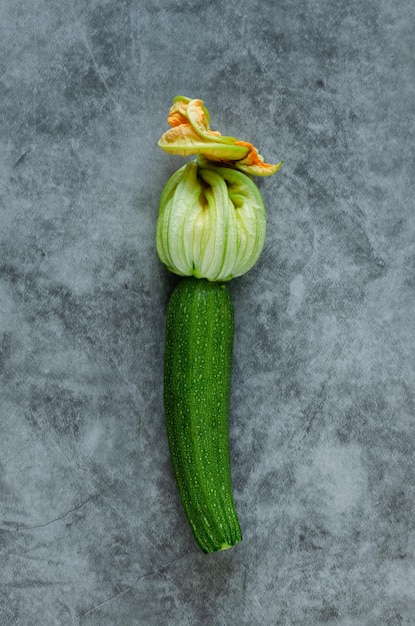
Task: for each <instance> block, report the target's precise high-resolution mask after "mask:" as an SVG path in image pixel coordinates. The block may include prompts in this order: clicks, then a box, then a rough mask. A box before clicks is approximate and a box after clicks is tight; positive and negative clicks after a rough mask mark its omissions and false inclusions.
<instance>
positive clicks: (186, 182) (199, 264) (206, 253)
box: [156, 159, 266, 281]
mask: <svg viewBox="0 0 415 626" xmlns="http://www.w3.org/2000/svg"><path fill="white" fill-rule="evenodd" d="M265 230H266V215H265V208H264V204H263V201H262V198H261V194H260V192H259V190H258V188H257V186H256V185H255V183H253V182H252V180H251V178H250V177H249V176H247V175H246V174H244V173H242V172H241V171H238V170H236V169H232V168H230V167H216V165H212V164H211V163H210V162H209V161H208V160H206V159H205V160H203V159H200V160H199V162H198V161H196V160H194V161H191V162H189V163H188V164H187V165H184V166H183V167H182V168H180V169H179V170H178V171H177V172H175V173H174V174H173V176H172V177H171V178H170V180H169V181H168V182H167V184H166V186H165V188H164V190H163V193H162V196H161V199H160V208H159V217H158V221H157V234H156V243H157V252H158V255H159V257H160V259H161V261H162V262H163V263H164V264H165V265H166V266H167V268H168V269H169V270H170V271H171V272H173V273H175V274H179V275H180V276H195V277H196V278H207V279H208V280H210V281H228V280H230V279H231V278H234V277H236V276H241V275H242V274H245V273H246V272H247V271H248V270H250V269H251V268H252V267H253V265H254V264H255V263H256V261H257V260H258V258H259V256H260V254H261V251H262V248H263V246H264V241H265Z"/></svg>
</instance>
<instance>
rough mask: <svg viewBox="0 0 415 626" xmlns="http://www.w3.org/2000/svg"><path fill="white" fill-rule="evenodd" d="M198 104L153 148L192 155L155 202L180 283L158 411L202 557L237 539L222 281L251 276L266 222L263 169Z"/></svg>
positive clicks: (174, 115)
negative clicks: (257, 182) (259, 185)
mask: <svg viewBox="0 0 415 626" xmlns="http://www.w3.org/2000/svg"><path fill="white" fill-rule="evenodd" d="M209 120H210V116H209V111H208V110H207V108H206V107H205V106H204V104H203V101H202V100H199V99H193V100H191V99H190V98H187V97H185V96H177V97H176V98H175V99H174V101H173V105H172V107H171V108H170V111H169V115H168V118H167V121H168V123H169V124H170V126H171V129H170V130H168V131H167V132H166V133H164V134H163V135H162V137H161V139H160V141H159V143H158V145H159V146H160V148H161V149H162V150H164V151H165V152H167V153H169V154H179V155H182V156H188V155H196V158H195V159H194V160H193V161H190V162H188V163H187V164H186V165H183V166H182V167H181V168H180V169H179V170H178V171H177V172H175V173H174V174H173V175H172V176H171V178H170V179H169V181H168V182H167V184H166V185H165V187H164V190H163V192H162V195H161V199H160V206H159V216H158V220H157V227H156V248H157V253H158V256H159V258H160V261H161V262H162V263H164V265H165V266H166V267H167V269H168V270H169V271H171V272H173V273H174V274H177V275H179V276H184V277H185V278H183V280H182V281H181V282H180V283H179V284H178V285H177V287H176V288H175V290H174V291H173V294H172V296H171V298H170V302H169V305H168V310H167V326H166V350H165V362H164V404H165V416H166V425H167V437H168V442H169V447H170V454H171V458H172V463H173V469H174V473H175V476H176V481H177V485H178V489H179V494H180V498H181V501H182V504H183V507H184V511H185V513H186V516H187V519H188V521H189V524H190V526H191V529H192V531H193V534H194V536H195V538H196V541H197V543H198V544H199V546H200V547H201V548H202V550H203V551H204V552H216V551H218V550H224V549H226V548H230V547H232V546H234V545H235V544H237V543H238V542H239V541H241V540H242V535H241V528H240V525H239V521H238V516H237V513H236V509H235V503H234V499H233V495H232V483H231V468H230V458H229V398H230V384H231V375H232V349H233V334H234V321H233V304H232V300H231V296H230V293H229V289H228V287H227V285H226V284H224V283H225V282H227V281H230V280H232V279H233V278H236V277H237V276H242V275H243V274H245V273H246V272H248V271H249V270H250V269H251V268H252V267H253V266H254V265H255V263H256V261H257V260H258V258H259V256H260V254H261V252H262V249H263V246H264V242H265V233H266V213H265V207H264V204H263V201H262V197H261V194H260V192H259V189H258V188H257V186H256V185H255V183H254V182H253V181H252V178H251V177H252V176H270V175H271V174H274V173H275V172H276V171H278V169H279V168H280V166H281V162H280V163H277V164H275V165H272V164H270V163H265V162H264V159H263V157H262V156H261V155H260V154H259V152H258V150H257V149H256V148H255V147H254V146H253V145H252V144H251V143H249V142H247V141H240V140H239V139H236V138H235V137H228V136H225V135H221V133H220V132H219V131H212V130H211V129H210V125H209V124H210V122H209Z"/></svg>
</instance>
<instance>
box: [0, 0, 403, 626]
mask: <svg viewBox="0 0 415 626" xmlns="http://www.w3.org/2000/svg"><path fill="white" fill-rule="evenodd" d="M414 23H415V4H414V2H413V0H400V2H399V3H391V2H387V1H386V0H368V1H366V2H360V0H359V1H357V0H351V1H350V0H339V1H337V2H329V1H328V0H315V1H314V2H305V1H303V0H283V1H280V2H277V1H272V0H268V1H266V0H263V1H262V2H260V3H258V4H256V3H254V2H248V0H230V1H227V2H219V0H216V1H211V2H201V1H199V2H196V1H195V2H192V1H190V0H189V1H187V0H183V1H182V2H177V1H176V0H144V1H141V0H140V2H139V1H138V0H134V1H132V0H131V1H130V0H117V2H114V1H103V0H91V1H88V2H85V1H84V0H73V1H71V2H69V3H68V2H64V1H63V0H56V1H55V2H47V0H35V2H29V1H28V0H2V2H1V3H0V29H1V32H0V35H1V36H0V50H1V53H0V116H1V117H0V119H1V133H0V144H1V145H0V147H1V149H0V202H1V205H0V211H1V231H0V236H1V248H0V339H1V344H0V385H1V395H0V412H1V438H0V470H1V473H0V489H1V491H0V495H1V500H0V550H1V568H0V581H1V590H0V623H1V625H2V626H34V625H38V624H39V625H40V626H49V625H61V626H63V625H64V624H68V625H71V624H73V625H82V626H135V625H140V626H141V625H144V626H147V625H148V626H158V625H164V624H166V625H174V626H176V625H177V626H180V625H186V626H187V625H188V626H193V625H196V624H203V625H206V626H234V625H242V626H257V625H258V626H259V625H266V626H268V625H269V626H274V625H295V626H297V625H298V626H303V625H304V626H309V625H319V624H336V625H340V626H366V625H368V626H379V625H382V626H384V625H387V626H398V625H399V626H401V625H414V624H415V563H414V549H415V510H414V509H415V476H414V474H415V473H414V449H415V436H414V419H415V417H414V405H415V400H414V392H415V341H414V330H415V329H414V306H415V237H414V232H415V212H414V191H415V189H414V179H415V176H414V167H415V166H414V141H415V122H414V120H415V105H414V103H415V87H414V85H415V83H414V76H415V63H414V58H415V45H414V36H413V32H414ZM177 93H179V94H180V93H181V94H185V95H189V96H191V97H201V98H203V99H204V100H205V102H206V104H207V106H208V107H209V109H210V111H211V114H212V126H213V127H214V128H218V129H220V130H222V132H225V133H227V134H233V135H236V136H239V137H241V138H243V139H247V140H251V141H253V142H254V143H255V144H256V145H258V146H259V147H260V150H261V153H262V154H263V155H264V157H265V158H266V160H268V161H271V162H275V161H276V160H279V159H283V160H284V166H283V168H282V170H281V171H280V172H279V173H278V174H277V175H276V176H274V177H272V178H270V179H266V180H261V181H260V182H259V187H260V189H261V192H262V194H263V197H264V201H265V203H266V206H267V209H268V216H269V221H268V224H269V225H268V236H267V243H266V247H265V250H264V253H263V256H262V257H261V260H260V262H259V263H258V264H257V266H256V267H255V268H254V269H253V270H252V271H251V272H250V273H249V274H247V275H246V276H244V277H242V278H240V279H237V280H235V281H233V284H232V294H233V298H234V303H235V310H236V337H235V367H234V377H233V393H232V423H231V443H232V467H233V479H234V485H235V497H236V503H237V508H238V511H239V514H240V521H241V525H242V529H243V533H244V541H243V542H242V543H241V544H240V545H239V546H237V547H236V548H234V549H232V550H229V551H226V552H223V553H218V554H214V555H209V556H206V555H204V554H202V553H201V552H200V551H199V549H198V548H197V546H196V544H195V543H194V541H193V538H192V536H191V533H190V530H189V528H188V526H187V524H186V521H185V519H184V515H183V513H182V510H181V508H180V503H179V500H178V496H177V492H176V487H175V483H174V480H173V476H172V469H171V465H170V459H169V455H168V449H167V443H166V435H165V427H164V418H163V405H162V367H163V338H164V320H165V309H166V304H167V300H168V297H169V294H170V293H171V290H172V288H173V285H174V284H175V278H173V277H172V276H171V275H168V273H167V271H165V270H164V268H163V267H162V266H161V264H160V263H159V261H158V258H157V255H156V252H155V245H154V232H155V222H156V215H157V205H158V198H159V196H160V192H161V189H162V187H163V185H164V183H165V182H166V181H167V179H168V176H169V175H170V174H171V173H172V172H173V171H174V169H176V168H177V167H178V166H179V165H181V164H182V162H184V159H182V158H174V157H172V156H168V155H165V154H163V153H162V152H161V151H160V150H159V149H158V148H157V145H156V142H157V139H158V137H159V135H160V134H161V133H162V132H163V131H164V130H166V129H167V124H166V120H165V118H166V113H167V109H168V107H169V106H170V103H171V100H172V98H173V96H174V95H176V94H177Z"/></svg>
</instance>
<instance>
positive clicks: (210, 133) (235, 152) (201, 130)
mask: <svg viewBox="0 0 415 626" xmlns="http://www.w3.org/2000/svg"><path fill="white" fill-rule="evenodd" d="M167 121H168V123H169V124H170V126H172V128H171V129H170V130H168V131H167V132H166V133H164V135H162V137H161V139H160V141H159V142H158V145H159V147H160V148H161V149H162V150H164V151H165V152H168V153H170V154H180V155H182V156H188V155H190V154H203V155H205V156H206V157H207V158H208V159H210V160H212V161H221V162H223V163H227V164H228V165H231V166H232V167H235V168H236V169H238V170H241V171H242V172H245V174H251V175H253V176H270V175H271V174H275V172H276V171H277V170H278V169H279V168H280V167H281V162H280V163H277V165H270V164H269V163H264V159H263V157H262V156H261V155H260V154H258V150H257V149H256V148H255V147H254V146H253V145H252V144H251V143H249V142H247V141H240V140H239V139H235V137H225V136H222V135H221V134H220V132H218V131H214V130H211V129H210V127H209V122H210V116H209V111H208V110H207V108H206V107H205V106H204V105H203V101H202V100H191V99H190V98H186V97H185V96H176V98H174V100H173V106H172V107H171V109H170V112H169V116H168V118H167Z"/></svg>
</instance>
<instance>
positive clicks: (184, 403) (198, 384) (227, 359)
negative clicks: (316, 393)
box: [164, 277, 242, 552]
mask: <svg viewBox="0 0 415 626" xmlns="http://www.w3.org/2000/svg"><path fill="white" fill-rule="evenodd" d="M233 336H234V318H233V303H232V299H231V296H230V293H229V289H228V287H227V286H226V285H224V284H220V283H217V282H209V281H208V280H206V279H197V278H194V277H191V278H185V279H183V280H182V281H181V282H180V283H179V284H178V285H177V287H176V288H175V290H174V291H173V294H172V296H171V298H170V302H169V305H168V309H167V323H166V349H165V361H164V403H165V415H166V426H167V436H168V442H169V448H170V454H171V459H172V463H173V469H174V473H175V477H176V481H177V485H178V489H179V494H180V499H181V502H182V504H183V508H184V511H185V513H186V516H187V519H188V521H189V524H190V527H191V529H192V531H193V534H194V536H195V539H196V541H197V543H198V544H199V546H200V547H201V549H202V550H203V551H204V552H215V551H218V550H224V549H226V548H230V547H232V546H234V545H235V544H237V543H238V542H239V541H241V539H242V535H241V529H240V525H239V521H238V516H237V513H236V509H235V503H234V498H233V494H232V484H231V469H230V455H229V399H230V385H231V374H232V352H233Z"/></svg>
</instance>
